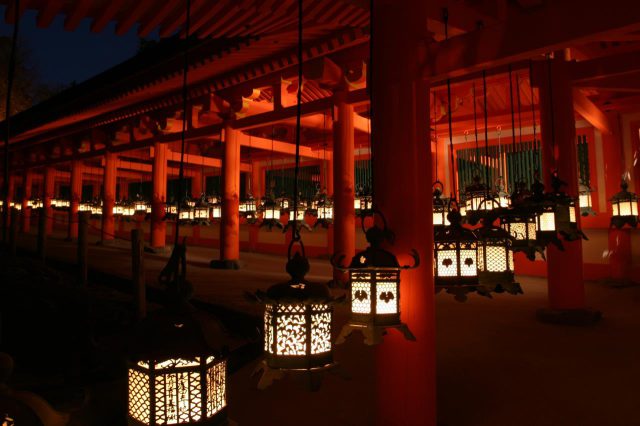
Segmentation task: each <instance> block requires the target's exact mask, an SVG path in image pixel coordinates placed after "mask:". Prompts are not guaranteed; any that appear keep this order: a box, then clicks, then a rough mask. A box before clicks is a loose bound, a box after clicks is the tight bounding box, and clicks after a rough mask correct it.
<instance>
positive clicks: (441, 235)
mask: <svg viewBox="0 0 640 426" xmlns="http://www.w3.org/2000/svg"><path fill="white" fill-rule="evenodd" d="M450 210H451V211H450V212H449V215H448V219H449V222H450V223H451V224H450V225H449V226H447V227H443V228H440V229H438V230H437V231H436V233H435V238H434V250H433V255H434V261H435V265H434V274H435V285H436V287H438V286H440V287H448V286H475V285H477V284H478V268H477V264H476V261H477V256H478V239H477V237H476V235H475V234H474V233H473V232H472V231H470V230H468V229H465V228H463V227H462V216H461V215H460V213H459V211H458V208H457V204H456V203H455V201H452V202H451V209H450Z"/></svg>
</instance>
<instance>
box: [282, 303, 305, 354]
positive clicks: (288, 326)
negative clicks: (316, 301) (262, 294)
mask: <svg viewBox="0 0 640 426" xmlns="http://www.w3.org/2000/svg"><path fill="white" fill-rule="evenodd" d="M282 313H286V315H282ZM304 313H305V306H304V305H279V306H278V314H279V315H277V317H276V329H277V332H278V335H277V339H278V341H277V345H276V354H277V355H305V354H306V353H307V351H306V347H307V332H306V319H305V315H304Z"/></svg>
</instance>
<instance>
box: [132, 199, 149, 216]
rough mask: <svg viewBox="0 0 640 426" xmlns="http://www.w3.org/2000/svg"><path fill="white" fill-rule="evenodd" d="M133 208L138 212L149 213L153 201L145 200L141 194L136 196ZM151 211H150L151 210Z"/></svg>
mask: <svg viewBox="0 0 640 426" xmlns="http://www.w3.org/2000/svg"><path fill="white" fill-rule="evenodd" d="M133 208H134V210H135V212H136V213H145V214H146V213H147V210H148V209H151V203H149V202H148V201H145V200H143V199H142V197H140V196H139V195H138V196H137V197H136V200H135V201H134V202H133ZM149 213H150V212H149Z"/></svg>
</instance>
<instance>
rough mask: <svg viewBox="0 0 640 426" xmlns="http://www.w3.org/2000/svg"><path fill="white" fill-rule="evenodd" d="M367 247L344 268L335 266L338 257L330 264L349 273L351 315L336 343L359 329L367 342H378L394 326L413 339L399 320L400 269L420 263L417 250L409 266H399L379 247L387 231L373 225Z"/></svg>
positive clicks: (386, 237)
mask: <svg viewBox="0 0 640 426" xmlns="http://www.w3.org/2000/svg"><path fill="white" fill-rule="evenodd" d="M383 222H384V219H383ZM365 235H366V238H367V241H368V242H369V244H370V245H369V247H367V249H366V250H364V251H362V252H360V253H356V255H355V256H354V257H353V259H351V264H350V265H349V267H348V268H343V267H342V266H340V265H339V263H340V262H341V260H342V258H340V259H339V260H338V262H337V263H336V261H335V256H334V258H333V259H332V264H333V266H334V267H335V268H336V269H338V270H342V271H348V272H349V281H350V283H351V318H350V320H349V322H348V323H347V324H346V325H345V326H344V327H343V329H342V332H341V333H340V336H339V337H338V340H337V343H342V342H344V340H345V339H346V338H347V337H348V336H349V335H350V334H351V333H352V332H353V331H355V330H358V331H361V332H362V333H363V334H364V336H365V343H366V344H368V345H373V344H378V343H381V341H382V336H383V335H384V334H385V333H386V328H396V329H398V330H399V331H400V332H401V333H403V334H404V336H405V337H406V338H407V339H408V340H415V337H414V336H413V334H411V331H409V328H408V327H407V326H406V325H405V324H403V323H402V321H401V319H400V271H401V270H402V269H411V268H415V267H417V266H418V265H419V264H420V258H419V257H418V253H417V252H416V251H415V250H414V251H413V253H412V256H413V258H414V262H415V263H414V265H413V266H400V265H399V263H398V259H397V258H396V257H395V256H394V255H393V253H391V252H389V251H386V250H384V249H382V248H381V247H380V246H381V245H382V244H383V243H384V241H385V240H388V236H389V232H388V231H387V229H386V223H385V228H384V229H381V228H380V227H378V226H375V225H374V226H373V227H371V228H369V229H367V230H366V233H365Z"/></svg>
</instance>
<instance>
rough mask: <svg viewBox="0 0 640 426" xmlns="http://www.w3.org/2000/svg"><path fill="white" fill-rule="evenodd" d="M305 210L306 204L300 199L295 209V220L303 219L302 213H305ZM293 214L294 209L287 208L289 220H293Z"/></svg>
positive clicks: (300, 220)
mask: <svg viewBox="0 0 640 426" xmlns="http://www.w3.org/2000/svg"><path fill="white" fill-rule="evenodd" d="M306 211H307V206H306V204H305V203H304V202H302V201H301V202H299V203H298V209H297V216H298V217H297V218H296V219H295V220H297V221H298V222H302V221H304V215H305V212H306ZM293 215H294V209H293V207H291V208H290V209H289V221H293V220H294V217H293Z"/></svg>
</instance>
